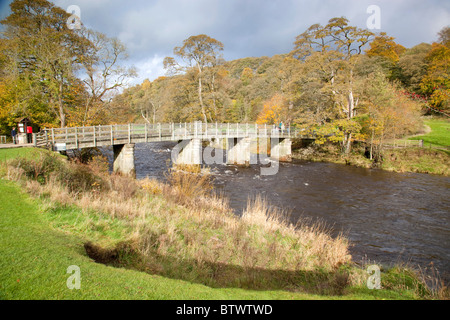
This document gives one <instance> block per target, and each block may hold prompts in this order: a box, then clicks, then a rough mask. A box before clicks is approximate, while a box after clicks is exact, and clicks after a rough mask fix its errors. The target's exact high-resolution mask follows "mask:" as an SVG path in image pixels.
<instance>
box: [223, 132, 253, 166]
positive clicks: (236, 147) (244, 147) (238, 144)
mask: <svg viewBox="0 0 450 320" xmlns="http://www.w3.org/2000/svg"><path fill="white" fill-rule="evenodd" d="M250 145H251V139H250V138H227V164H236V165H245V166H248V165H250Z"/></svg>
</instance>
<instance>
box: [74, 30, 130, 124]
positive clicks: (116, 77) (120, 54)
mask: <svg viewBox="0 0 450 320" xmlns="http://www.w3.org/2000/svg"><path fill="white" fill-rule="evenodd" d="M80 32H81V34H82V35H83V37H84V38H85V39H87V40H89V41H90V43H91V44H92V45H91V46H90V47H84V48H83V51H82V58H81V59H80V62H81V67H82V70H83V74H84V75H85V76H84V77H83V79H82V81H83V84H84V86H85V89H86V94H85V98H84V103H83V105H84V108H83V117H82V119H81V125H88V124H92V123H101V122H102V118H101V117H99V115H100V114H101V113H102V112H103V111H104V110H105V108H108V103H107V102H108V101H109V100H110V99H111V98H112V96H113V95H114V94H115V93H117V92H118V91H119V90H120V89H122V88H124V87H125V86H127V85H128V80H129V79H131V78H132V77H135V76H136V70H135V68H134V67H124V66H122V65H121V62H122V61H124V60H126V59H127V58H128V54H127V51H126V48H125V45H124V44H123V43H122V42H121V41H120V40H119V39H117V38H109V37H107V36H106V35H104V34H103V33H100V32H97V31H93V30H89V29H85V28H83V29H82V30H81V31H80Z"/></svg>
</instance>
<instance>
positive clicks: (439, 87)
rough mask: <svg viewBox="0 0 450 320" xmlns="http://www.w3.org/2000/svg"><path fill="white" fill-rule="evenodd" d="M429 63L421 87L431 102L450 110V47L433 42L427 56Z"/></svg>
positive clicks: (437, 107)
mask: <svg viewBox="0 0 450 320" xmlns="http://www.w3.org/2000/svg"><path fill="white" fill-rule="evenodd" d="M426 61H427V62H428V63H429V65H428V68H427V74H426V75H425V77H424V78H423V79H422V83H421V89H422V91H423V92H424V93H425V94H426V95H427V96H428V101H429V103H430V104H431V105H432V106H433V107H434V108H436V109H439V110H441V111H444V112H449V111H450V47H447V46H445V45H443V44H441V43H433V45H432V49H431V51H430V52H429V53H428V55H427V57H426Z"/></svg>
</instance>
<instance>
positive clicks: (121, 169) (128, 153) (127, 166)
mask: <svg viewBox="0 0 450 320" xmlns="http://www.w3.org/2000/svg"><path fill="white" fill-rule="evenodd" d="M113 151H114V165H113V168H114V172H118V173H121V174H124V175H128V176H131V177H133V178H134V177H136V169H135V166H134V144H133V143H129V144H118V145H113Z"/></svg>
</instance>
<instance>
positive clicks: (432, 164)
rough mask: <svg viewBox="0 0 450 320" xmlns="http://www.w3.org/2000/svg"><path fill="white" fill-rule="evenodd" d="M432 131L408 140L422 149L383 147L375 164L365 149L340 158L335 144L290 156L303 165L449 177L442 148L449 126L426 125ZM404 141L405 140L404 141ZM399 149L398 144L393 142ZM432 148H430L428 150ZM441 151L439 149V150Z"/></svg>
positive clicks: (449, 158)
mask: <svg viewBox="0 0 450 320" xmlns="http://www.w3.org/2000/svg"><path fill="white" fill-rule="evenodd" d="M425 124H426V125H428V126H429V127H430V129H431V130H429V131H430V132H428V133H427V134H425V135H421V136H414V137H411V138H410V139H414V140H424V147H423V148H419V147H406V148H389V147H385V148H384V149H383V151H382V152H381V157H377V159H376V160H370V159H368V158H367V157H366V156H365V155H364V153H365V151H366V150H365V147H364V145H362V144H359V145H355V146H354V147H353V149H352V151H351V153H350V154H348V155H344V154H342V151H341V148H340V147H339V146H337V145H336V144H331V143H326V144H325V145H321V146H317V145H314V144H312V145H310V146H309V147H307V148H298V149H296V150H294V152H293V158H294V159H298V160H306V161H323V162H333V163H340V164H346V165H352V166H356V167H362V168H377V169H383V170H388V171H394V172H417V173H431V174H439V175H445V176H449V175H450V151H448V150H445V148H444V147H448V146H450V131H449V130H450V122H449V121H448V120H445V119H442V120H439V119H432V120H427V121H425ZM405 139H407V138H405ZM396 141H397V143H398V144H399V145H402V142H401V140H396ZM430 144H431V148H430ZM439 148H442V149H439Z"/></svg>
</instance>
